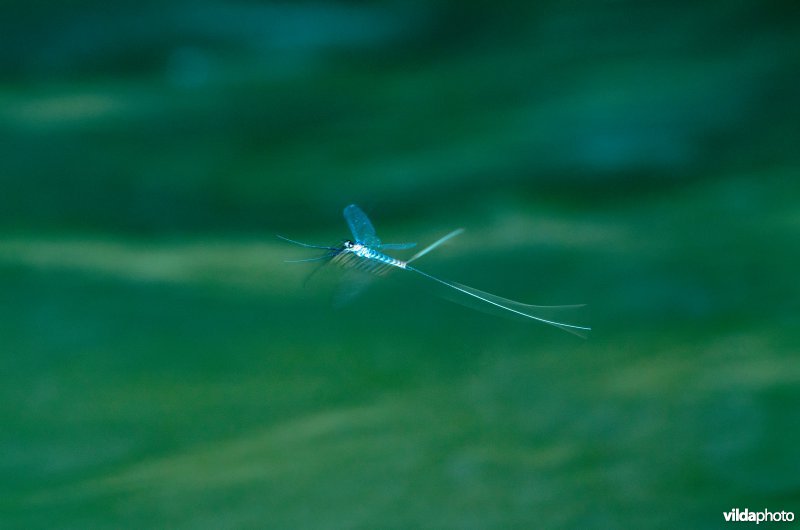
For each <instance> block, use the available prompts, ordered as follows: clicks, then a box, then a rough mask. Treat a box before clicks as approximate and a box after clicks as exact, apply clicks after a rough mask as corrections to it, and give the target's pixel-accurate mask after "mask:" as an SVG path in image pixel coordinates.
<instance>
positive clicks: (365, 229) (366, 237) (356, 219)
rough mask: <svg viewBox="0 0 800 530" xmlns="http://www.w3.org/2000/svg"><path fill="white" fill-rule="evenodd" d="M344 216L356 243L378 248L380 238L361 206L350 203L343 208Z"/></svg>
mask: <svg viewBox="0 0 800 530" xmlns="http://www.w3.org/2000/svg"><path fill="white" fill-rule="evenodd" d="M344 218H345V220H346V221H347V225H348V226H349V227H350V231H351V232H352V233H353V239H355V240H356V243H361V244H362V245H366V246H368V247H371V248H378V247H379V246H380V245H381V240H380V239H378V236H377V235H376V234H375V228H374V227H373V226H372V223H370V222H369V217H367V214H365V213H364V212H363V211H362V210H361V208H359V207H358V206H356V205H355V204H351V205H350V206H348V207H347V208H345V209H344Z"/></svg>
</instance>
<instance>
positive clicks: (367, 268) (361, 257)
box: [332, 249, 406, 276]
mask: <svg viewBox="0 0 800 530" xmlns="http://www.w3.org/2000/svg"><path fill="white" fill-rule="evenodd" d="M332 261H334V262H335V263H338V264H339V265H341V266H342V267H344V268H346V269H356V270H360V271H364V272H368V273H370V274H375V275H378V276H383V275H385V274H387V273H388V272H389V271H391V270H392V269H395V268H400V269H405V266H406V263H405V262H404V261H400V260H399V259H395V258H392V257H389V256H387V255H385V254H381V253H380V252H376V251H374V250H371V249H367V250H364V251H361V252H353V251H350V250H344V251H342V252H340V253H339V254H337V255H336V256H334V258H333V260H332Z"/></svg>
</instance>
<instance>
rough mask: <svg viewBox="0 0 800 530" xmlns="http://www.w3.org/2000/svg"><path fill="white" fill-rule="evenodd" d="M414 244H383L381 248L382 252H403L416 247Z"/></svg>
mask: <svg viewBox="0 0 800 530" xmlns="http://www.w3.org/2000/svg"><path fill="white" fill-rule="evenodd" d="M416 246H417V244H416V243H383V244H381V248H382V249H383V250H405V249H407V248H414V247H416Z"/></svg>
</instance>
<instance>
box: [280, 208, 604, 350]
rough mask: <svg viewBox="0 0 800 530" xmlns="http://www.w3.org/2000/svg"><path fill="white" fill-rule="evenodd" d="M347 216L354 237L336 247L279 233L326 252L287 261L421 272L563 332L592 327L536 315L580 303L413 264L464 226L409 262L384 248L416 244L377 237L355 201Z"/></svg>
mask: <svg viewBox="0 0 800 530" xmlns="http://www.w3.org/2000/svg"><path fill="white" fill-rule="evenodd" d="M344 218H345V220H346V221H347V224H348V226H349V227H350V232H351V233H352V234H353V239H352V240H350V239H348V240H345V241H344V242H342V244H341V245H339V246H336V247H329V246H325V245H309V244H307V243H301V242H299V241H294V240H292V239H289V238H286V237H283V236H278V237H279V238H280V239H283V240H284V241H288V242H289V243H294V244H295V245H300V246H302V247H306V248H315V249H321V250H326V251H327V252H326V253H325V254H324V255H323V256H319V257H315V258H307V259H299V260H287V261H290V262H307V261H320V260H329V261H331V262H335V263H338V264H340V265H342V266H344V267H347V268H354V269H357V270H361V271H365V272H369V273H371V274H376V275H384V274H386V273H388V272H389V271H391V270H394V269H401V270H404V271H411V272H414V273H416V274H419V275H420V276H424V277H425V278H428V279H429V280H432V281H434V282H437V283H439V284H441V285H444V286H446V287H448V288H450V289H455V290H456V291H458V292H460V293H462V294H465V295H467V296H470V297H472V298H474V299H476V300H479V301H480V302H482V303H485V304H490V306H493V307H494V308H499V309H501V310H503V311H505V312H508V313H509V314H511V315H516V316H519V317H524V318H528V319H532V320H537V321H539V322H543V323H545V324H550V325H551V326H555V327H557V328H560V329H563V330H564V331H567V332H569V333H573V334H575V335H578V336H580V337H584V336H585V332H587V331H590V330H591V328H588V327H583V326H576V325H574V324H565V323H564V322H556V321H554V320H549V319H547V318H543V317H542V316H537V315H535V314H534V312H538V313H540V314H541V312H542V311H546V310H553V309H563V308H573V307H580V306H537V305H530V304H523V303H521V302H515V301H514V300H509V299H507V298H502V297H500V296H497V295H494V294H490V293H487V292H484V291H480V290H478V289H475V288H473V287H468V286H466V285H461V284H459V283H456V282H451V281H447V280H442V279H441V278H437V277H436V276H433V275H431V274H428V273H427V272H423V271H421V270H419V269H418V268H416V267H414V266H412V265H411V263H412V262H414V261H416V260H417V259H419V258H421V257H422V256H424V255H425V254H427V253H429V252H430V251H432V250H433V249H435V248H436V247H438V246H440V245H442V244H443V243H445V242H446V241H449V240H450V239H452V238H454V237H455V236H457V235H459V234H461V233H462V232H463V231H464V230H463V229H462V228H459V229H458V230H454V231H452V232H450V233H449V234H447V235H446V236H444V237H442V238H440V239H438V240H436V241H435V242H433V243H432V244H430V245H428V246H427V247H425V248H424V249H422V250H420V251H419V252H417V253H416V254H414V255H413V256H412V257H411V258H409V259H408V260H407V261H403V260H400V259H397V258H393V257H391V256H389V255H387V254H384V252H383V251H384V250H403V249H409V248H412V247H415V246H416V243H382V242H381V240H380V239H378V236H377V234H376V233H375V228H374V227H373V226H372V223H371V222H370V220H369V218H368V217H367V215H366V214H365V213H364V212H363V211H362V210H361V208H359V207H358V206H356V205H355V204H351V205H350V206H348V207H346V208H345V209H344Z"/></svg>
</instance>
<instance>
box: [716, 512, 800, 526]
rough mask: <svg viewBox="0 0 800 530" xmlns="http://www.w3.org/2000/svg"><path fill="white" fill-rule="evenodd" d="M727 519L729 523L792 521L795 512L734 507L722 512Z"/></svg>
mask: <svg viewBox="0 0 800 530" xmlns="http://www.w3.org/2000/svg"><path fill="white" fill-rule="evenodd" d="M722 516H723V517H725V521H727V522H729V523H733V522H736V523H756V524H759V523H765V522H784V521H785V522H791V521H794V512H771V511H769V510H767V509H766V508H764V511H763V512H751V511H750V510H748V509H747V508H745V509H744V510H740V509H739V508H734V509H733V510H731V511H729V512H722Z"/></svg>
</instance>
